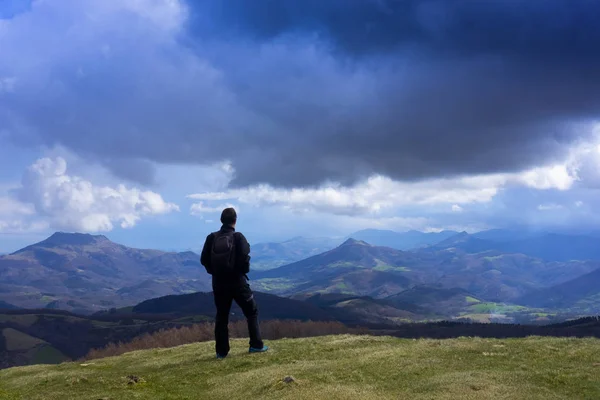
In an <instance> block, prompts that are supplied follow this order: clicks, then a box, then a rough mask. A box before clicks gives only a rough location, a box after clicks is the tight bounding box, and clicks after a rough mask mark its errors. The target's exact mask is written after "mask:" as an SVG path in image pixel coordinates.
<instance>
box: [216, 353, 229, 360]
mask: <svg viewBox="0 0 600 400" xmlns="http://www.w3.org/2000/svg"><path fill="white" fill-rule="evenodd" d="M225 357H227V356H222V355H220V354H217V360H222V359H224V358H225Z"/></svg>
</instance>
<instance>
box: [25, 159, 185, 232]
mask: <svg viewBox="0 0 600 400" xmlns="http://www.w3.org/2000/svg"><path fill="white" fill-rule="evenodd" d="M19 198H20V200H21V201H22V202H24V203H28V204H31V205H32V206H33V207H34V209H35V211H36V212H37V214H38V215H39V216H40V217H43V218H46V219H47V220H48V222H49V224H50V226H51V227H52V228H56V229H67V230H75V231H84V232H105V231H110V230H112V229H113V227H114V224H115V223H117V224H119V225H120V226H121V227H122V228H131V227H133V226H135V225H136V223H137V222H138V221H139V220H140V219H141V218H143V217H145V216H148V215H158V214H166V213H170V212H173V211H178V210H179V208H178V206H177V205H175V204H172V203H168V202H165V201H164V200H163V198H162V197H161V196H160V195H159V194H157V193H154V192H151V191H141V190H139V189H136V188H127V187H125V186H124V185H118V186H117V187H109V186H100V187H99V186H95V185H94V184H92V182H89V181H86V180H84V179H82V178H80V177H77V176H71V175H68V174H67V163H66V161H65V160H64V159H63V158H60V157H59V158H56V159H50V158H44V159H40V160H38V161H37V162H36V163H35V164H33V165H32V166H30V167H29V168H28V170H27V172H26V173H25V174H24V176H23V179H22V187H21V188H20V189H19Z"/></svg>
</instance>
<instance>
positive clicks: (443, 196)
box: [188, 142, 600, 216]
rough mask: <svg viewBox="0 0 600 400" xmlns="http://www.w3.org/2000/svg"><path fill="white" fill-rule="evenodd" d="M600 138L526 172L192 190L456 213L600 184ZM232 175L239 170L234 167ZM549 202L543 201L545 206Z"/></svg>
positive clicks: (347, 208)
mask: <svg viewBox="0 0 600 400" xmlns="http://www.w3.org/2000/svg"><path fill="white" fill-rule="evenodd" d="M597 143H598V142H591V143H582V144H580V145H578V146H575V147H574V148H573V149H571V151H570V153H569V155H568V157H567V158H566V159H565V160H564V161H563V162H562V163H555V164H552V165H547V166H540V167H536V168H532V169H529V170H526V171H522V172H516V173H503V174H487V175H473V176H463V177H454V178H443V179H430V180H424V181H417V182H398V181H394V180H392V179H390V178H387V177H384V176H373V177H371V178H369V179H367V180H365V181H364V182H362V183H359V184H357V185H355V186H352V187H345V186H341V185H338V184H328V185H322V186H321V187H318V188H293V189H280V188H274V187H272V186H269V185H264V184H263V185H255V186H251V187H246V188H241V189H232V190H228V191H219V192H206V193H197V194H192V195H189V196H188V198H191V199H195V200H201V201H202V203H199V204H200V206H198V207H201V208H207V209H210V208H211V206H210V205H206V204H205V203H204V202H214V201H224V200H229V201H237V202H239V203H241V204H249V205H253V206H259V207H260V206H278V207H281V208H283V209H285V210H289V211H293V212H296V213H305V212H322V213H328V214H337V215H350V216H358V215H365V216H368V215H378V214H380V213H382V212H385V211H390V210H394V209H397V208H402V207H414V206H417V207H418V206H435V205H444V204H446V205H448V206H450V207H451V209H452V211H453V212H456V213H458V212H461V211H463V205H465V204H473V203H489V202H491V201H492V200H493V199H494V197H495V196H496V195H497V194H498V193H499V192H500V191H501V190H503V189H505V188H509V187H527V188H531V189H536V190H539V191H549V190H554V191H558V192H567V191H569V190H571V189H573V187H574V186H575V185H576V184H580V185H581V184H584V185H592V184H593V183H594V182H595V179H597V180H598V182H599V183H600V155H599V154H598V144H597ZM230 172H231V175H233V174H234V171H231V170H230ZM544 207H545V206H544V205H542V209H545V208H544Z"/></svg>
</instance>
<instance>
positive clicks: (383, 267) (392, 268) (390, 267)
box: [373, 265, 410, 272]
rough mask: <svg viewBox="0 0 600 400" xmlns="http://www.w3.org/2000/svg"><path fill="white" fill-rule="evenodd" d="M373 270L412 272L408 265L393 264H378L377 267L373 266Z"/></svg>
mask: <svg viewBox="0 0 600 400" xmlns="http://www.w3.org/2000/svg"><path fill="white" fill-rule="evenodd" d="M373 271H380V272H410V269H409V268H406V267H401V266H400V267H395V266H393V265H378V266H376V267H375V268H373Z"/></svg>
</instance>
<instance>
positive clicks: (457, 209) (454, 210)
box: [452, 204, 463, 213]
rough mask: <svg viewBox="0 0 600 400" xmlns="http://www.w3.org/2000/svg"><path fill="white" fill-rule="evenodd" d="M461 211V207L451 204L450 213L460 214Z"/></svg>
mask: <svg viewBox="0 0 600 400" xmlns="http://www.w3.org/2000/svg"><path fill="white" fill-rule="evenodd" d="M462 211H463V208H462V207H461V206H459V205H458V204H453V205H452V212H456V213H459V212H462Z"/></svg>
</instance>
